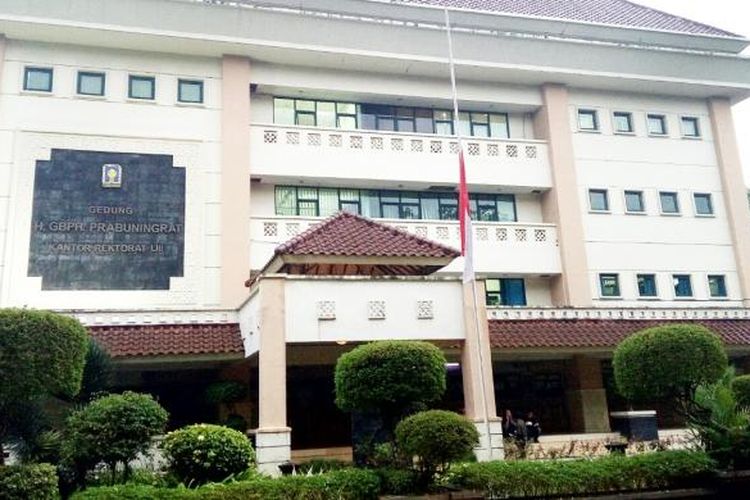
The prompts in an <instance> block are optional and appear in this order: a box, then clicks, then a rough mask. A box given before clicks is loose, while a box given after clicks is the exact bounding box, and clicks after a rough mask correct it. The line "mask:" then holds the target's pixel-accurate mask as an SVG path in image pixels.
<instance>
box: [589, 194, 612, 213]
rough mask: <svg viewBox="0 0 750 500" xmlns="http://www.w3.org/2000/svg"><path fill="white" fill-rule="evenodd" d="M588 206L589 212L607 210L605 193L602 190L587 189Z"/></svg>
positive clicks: (607, 203)
mask: <svg viewBox="0 0 750 500" xmlns="http://www.w3.org/2000/svg"><path fill="white" fill-rule="evenodd" d="M589 204H590V206H591V210H597V211H607V210H609V200H608V199H607V191H606V190H604V189H589Z"/></svg>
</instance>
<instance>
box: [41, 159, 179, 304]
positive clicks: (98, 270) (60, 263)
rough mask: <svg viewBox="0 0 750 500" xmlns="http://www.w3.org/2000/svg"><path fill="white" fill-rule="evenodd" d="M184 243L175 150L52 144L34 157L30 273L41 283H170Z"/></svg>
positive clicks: (106, 286)
mask: <svg viewBox="0 0 750 500" xmlns="http://www.w3.org/2000/svg"><path fill="white" fill-rule="evenodd" d="M184 247H185V169H183V168H174V167H173V166H172V156H170V155H157V154H138V153H108V152H98V151H76V150H70V149H53V150H52V154H51V157H50V160H49V161H37V162H36V171H35V179H34V204H33V212H32V220H31V244H30V248H29V272H28V274H29V276H41V277H42V289H43V290H168V289H169V278H170V277H173V276H174V277H179V276H182V275H183V258H184Z"/></svg>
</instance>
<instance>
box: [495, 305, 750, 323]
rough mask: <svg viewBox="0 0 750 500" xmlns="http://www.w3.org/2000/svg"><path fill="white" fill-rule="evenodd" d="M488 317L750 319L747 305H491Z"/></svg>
mask: <svg viewBox="0 0 750 500" xmlns="http://www.w3.org/2000/svg"><path fill="white" fill-rule="evenodd" d="M487 317H488V318H489V319H497V320H540V319H541V320H585V319H588V320H659V321H679V320H683V321H685V320H688V321H699V320H718V319H750V309H747V308H736V307H727V308H716V307H706V308H702V307H656V306H655V307H648V308H646V307H589V308H556V307H540V308H533V307H524V308H504V307H497V308H489V309H488V310H487Z"/></svg>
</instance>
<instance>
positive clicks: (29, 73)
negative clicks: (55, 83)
mask: <svg viewBox="0 0 750 500" xmlns="http://www.w3.org/2000/svg"><path fill="white" fill-rule="evenodd" d="M23 89H24V90H33V91H34V92H52V68H34V67H26V68H24V72H23Z"/></svg>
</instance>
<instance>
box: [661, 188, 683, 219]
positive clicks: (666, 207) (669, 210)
mask: <svg viewBox="0 0 750 500" xmlns="http://www.w3.org/2000/svg"><path fill="white" fill-rule="evenodd" d="M659 202H660V203H661V211H662V213H665V214H678V213H680V204H679V201H678V199H677V193H665V192H662V193H659Z"/></svg>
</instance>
